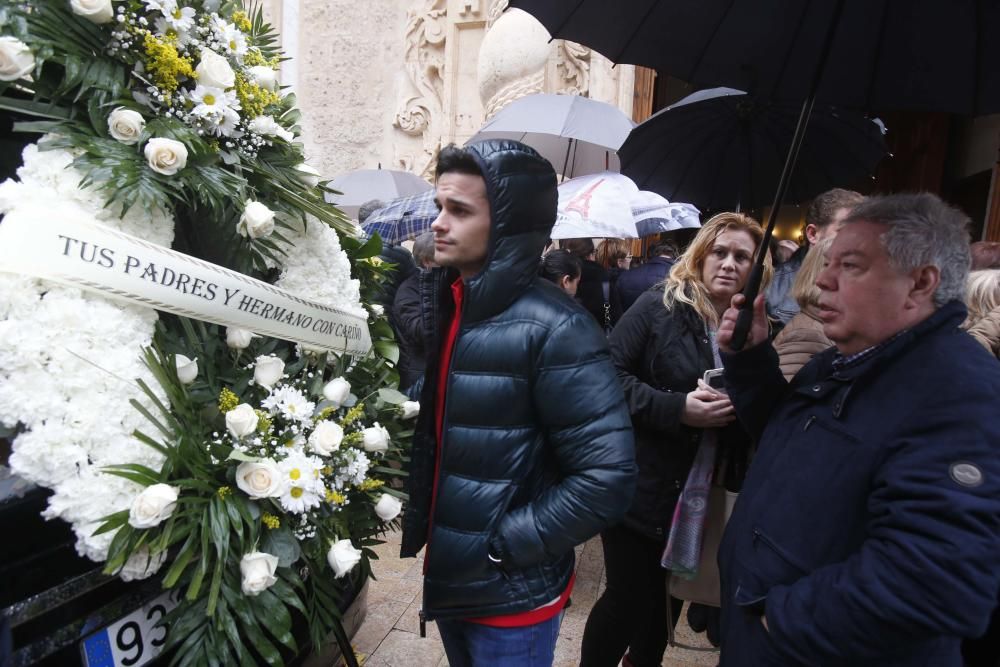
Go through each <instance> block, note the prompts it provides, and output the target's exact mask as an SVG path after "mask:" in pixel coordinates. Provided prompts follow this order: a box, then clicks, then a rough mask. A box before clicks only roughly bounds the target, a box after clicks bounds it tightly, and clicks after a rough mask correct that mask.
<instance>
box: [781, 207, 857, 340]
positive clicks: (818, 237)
mask: <svg viewBox="0 0 1000 667" xmlns="http://www.w3.org/2000/svg"><path fill="white" fill-rule="evenodd" d="M864 200H865V198H864V196H863V195H861V194H860V193H858V192H855V191H854V190H842V189H840V188H834V189H833V190H827V191H826V192H824V193H823V194H821V195H816V198H815V199H813V201H812V203H811V204H810V205H809V208H808V209H807V210H806V229H805V236H806V243H805V245H803V246H802V247H801V248H799V249H798V250H797V251H796V252H795V253H794V254H793V255H792V256H791V258H790V259H789V260H788V261H787V262H784V263H783V264H779V265H777V266H775V268H774V279H773V280H772V281H771V285H770V286H769V287H768V288H767V292H766V294H767V314H768V315H770V316H771V319H773V320H776V321H778V322H779V323H780V324H781V325H782V326H784V325H785V324H788V320H790V319H792V318H793V317H795V314H796V313H798V312H799V304H798V302H796V301H795V297H794V296H792V283H794V282H795V276H796V274H798V272H799V269H800V268H802V260H804V259H805V257H806V253H807V252H809V248H810V247H811V246H813V245H815V244H817V243H819V242H820V241H822V240H823V239H825V238H827V237H830V236H836V235H837V231H838V230H839V229H840V226H841V224H842V223H843V221H844V218H845V217H846V216H847V214H848V213H850V212H851V209H852V208H854V207H855V206H857V205H858V204H860V203H861V202H863V201H864Z"/></svg>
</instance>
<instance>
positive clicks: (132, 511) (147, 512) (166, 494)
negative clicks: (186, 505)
mask: <svg viewBox="0 0 1000 667" xmlns="http://www.w3.org/2000/svg"><path fill="white" fill-rule="evenodd" d="M179 492H180V488H179V487H176V486H170V485H169V484H153V485H152V486H147V487H146V488H145V489H143V490H142V493H140V494H139V495H138V496H136V497H135V500H133V501H132V507H130V508H129V511H128V522H129V524H130V525H131V526H132V527H133V528H152V527H153V526H158V525H159V524H160V522H161V521H163V520H164V519H168V518H170V515H171V514H173V513H174V508H175V507H177V494H178V493H179Z"/></svg>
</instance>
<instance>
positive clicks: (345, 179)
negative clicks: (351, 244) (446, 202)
mask: <svg viewBox="0 0 1000 667" xmlns="http://www.w3.org/2000/svg"><path fill="white" fill-rule="evenodd" d="M329 187H330V188H331V189H333V190H337V191H338V192H340V193H341V194H339V195H334V194H329V193H327V195H326V200H327V201H328V202H330V203H331V204H336V206H337V207H338V208H340V210H341V211H343V212H344V213H346V214H347V215H349V216H351V217H352V218H356V217H357V215H358V209H359V208H361V205H362V204H365V203H366V202H370V201H371V200H373V199H381V200H382V201H384V202H386V203H388V202H390V201H392V200H394V199H399V198H401V197H409V196H410V195H418V194H420V193H421V192H426V191H427V190H430V189H431V188H432V187H433V186H431V184H430V183H428V182H427V181H425V180H424V179H422V178H420V177H419V176H417V175H416V174H411V173H410V172H408V171H397V170H395V169H382V168H381V167H379V168H378V169H358V170H356V171H349V172H347V173H346V174H341V175H340V176H338V177H337V178H335V179H333V180H332V181H330V183H329Z"/></svg>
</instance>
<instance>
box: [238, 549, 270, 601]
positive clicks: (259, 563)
mask: <svg viewBox="0 0 1000 667" xmlns="http://www.w3.org/2000/svg"><path fill="white" fill-rule="evenodd" d="M277 569H278V557H277V556H272V555H271V554H267V553H264V552H263V551H254V552H252V553H248V554H246V555H244V556H243V559H242V560H240V573H241V574H242V575H243V581H242V582H241V584H240V587H241V588H242V589H243V594H244V595H260V594H261V593H262V592H264V591H266V590H267V589H268V588H270V587H271V586H274V584H275V583H277V581H278V578H277V577H276V576H274V573H275V572H276V571H277Z"/></svg>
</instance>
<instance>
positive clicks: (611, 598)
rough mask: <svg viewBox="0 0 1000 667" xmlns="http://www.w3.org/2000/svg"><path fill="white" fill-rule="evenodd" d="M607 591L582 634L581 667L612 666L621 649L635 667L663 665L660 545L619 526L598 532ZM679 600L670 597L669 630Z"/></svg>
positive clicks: (664, 581)
mask: <svg viewBox="0 0 1000 667" xmlns="http://www.w3.org/2000/svg"><path fill="white" fill-rule="evenodd" d="M601 544H602V545H603V547H604V568H605V571H606V572H607V578H608V586H607V588H606V589H605V590H604V594H603V595H601V599H600V600H598V601H597V604H595V605H594V608H593V609H592V610H591V611H590V617H589V618H588V619H587V627H586V629H585V630H584V632H583V648H582V651H581V653H582V656H581V659H580V665H581V667H615V666H616V665H617V664H618V662H619V661H620V660H621V659H622V656H623V655H624V654H625V651H626V649H627V650H628V655H629V660H630V661H631V663H632V664H633V665H634V666H635V667H647V666H650V667H652V666H654V665H655V666H656V667H659V665H660V664H661V663H662V662H663V653H664V651H666V648H667V571H666V570H665V569H663V568H662V567H661V566H660V556H661V555H662V554H663V546H664V545H663V542H662V541H660V540H653V539H650V538H648V537H644V536H643V535H640V534H639V533H637V532H635V531H633V530H630V529H628V528H626V527H624V526H622V525H618V526H614V527H613V528H609V529H607V530H606V531H604V532H603V533H601ZM683 605H684V603H683V601H681V600H678V599H676V598H673V597H671V598H670V608H671V618H672V619H673V623H674V625H676V624H677V617H678V616H680V613H681V607H682V606H683Z"/></svg>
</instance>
